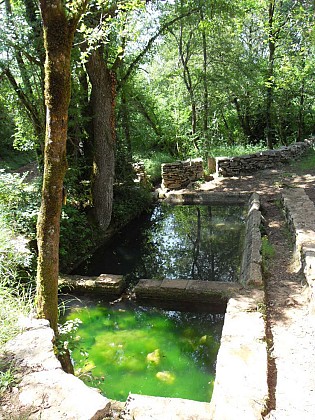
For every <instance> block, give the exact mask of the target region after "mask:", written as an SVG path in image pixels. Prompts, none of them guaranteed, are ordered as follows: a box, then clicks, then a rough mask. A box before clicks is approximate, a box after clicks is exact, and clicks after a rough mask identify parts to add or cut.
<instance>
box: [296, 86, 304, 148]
mask: <svg viewBox="0 0 315 420" xmlns="http://www.w3.org/2000/svg"><path fill="white" fill-rule="evenodd" d="M304 101H305V81H304V79H303V80H302V86H301V89H300V103H299V115H298V133H297V141H303V136H304V129H305V123H304Z"/></svg>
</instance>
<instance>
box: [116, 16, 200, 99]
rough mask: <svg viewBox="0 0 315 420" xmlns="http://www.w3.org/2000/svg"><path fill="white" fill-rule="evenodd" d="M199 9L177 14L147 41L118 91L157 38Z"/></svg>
mask: <svg viewBox="0 0 315 420" xmlns="http://www.w3.org/2000/svg"><path fill="white" fill-rule="evenodd" d="M196 11H197V9H192V10H190V11H189V12H187V13H184V14H183V15H180V16H176V17H175V18H174V19H172V20H170V21H169V22H166V23H165V24H164V25H162V26H161V28H160V29H159V30H158V31H157V33H156V34H155V35H153V36H152V38H150V39H149V41H148V42H147V45H146V46H145V47H144V49H143V50H142V51H141V52H140V54H138V56H137V57H136V58H135V59H134V60H133V62H132V63H131V64H130V66H129V68H128V70H127V71H126V73H125V75H124V76H123V77H122V78H121V80H120V82H119V85H118V86H117V91H118V90H119V89H120V88H121V86H122V85H123V83H125V82H126V80H127V79H128V78H129V77H130V75H131V73H132V72H133V71H134V69H135V68H136V67H137V66H138V64H139V63H140V61H141V60H142V58H143V57H144V56H145V55H146V54H147V52H148V51H149V50H150V48H151V47H152V45H153V43H154V42H155V41H156V39H157V38H158V37H159V36H160V35H162V34H163V32H165V31H166V30H168V29H169V28H170V27H172V26H173V25H174V24H175V23H176V22H178V21H180V20H181V19H184V18H185V17H187V16H190V15H191V14H192V13H194V12H196Z"/></svg>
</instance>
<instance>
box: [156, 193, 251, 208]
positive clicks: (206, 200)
mask: <svg viewBox="0 0 315 420" xmlns="http://www.w3.org/2000/svg"><path fill="white" fill-rule="evenodd" d="M164 197H165V202H166V203H170V204H206V205H207V204H208V205H214V204H219V205H227V204H247V202H248V199H249V197H250V194H248V193H235V194H227V193H225V192H216V191H213V192H212V191H207V192H200V191H171V192H169V193H167V192H166V193H165V194H164Z"/></svg>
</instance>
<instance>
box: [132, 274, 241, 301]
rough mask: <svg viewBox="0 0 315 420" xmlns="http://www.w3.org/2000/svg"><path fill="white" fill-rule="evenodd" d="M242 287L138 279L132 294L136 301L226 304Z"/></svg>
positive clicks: (231, 284)
mask: <svg viewBox="0 0 315 420" xmlns="http://www.w3.org/2000/svg"><path fill="white" fill-rule="evenodd" d="M242 287H243V286H242V285H240V284H239V283H232V282H231V283H228V282H226V283H224V282H214V281H213V282H212V281H211V282H210V281H209V282H208V281H198V280H181V279H176V280H168V279H164V280H154V279H140V280H139V282H138V283H137V285H136V286H135V288H134V289H133V292H134V293H135V296H136V299H137V301H155V302H156V301H161V302H162V301H164V302H165V301H169V302H172V301H173V302H187V303H190V302H195V303H209V304H211V303H213V304H217V303H218V301H219V303H221V304H226V302H227V300H228V298H230V297H231V296H234V295H235V294H236V293H239V291H240V289H242Z"/></svg>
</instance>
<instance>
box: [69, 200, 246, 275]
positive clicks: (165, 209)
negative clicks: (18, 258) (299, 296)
mask: <svg viewBox="0 0 315 420" xmlns="http://www.w3.org/2000/svg"><path fill="white" fill-rule="evenodd" d="M244 213H245V209H244V207H242V206H233V205H232V206H231V205H229V206H205V205H191V206H188V205H185V206H170V205H166V204H160V205H158V206H157V207H156V208H155V209H154V210H153V212H152V214H151V215H150V216H148V217H147V218H146V219H145V220H143V221H142V222H141V223H139V222H137V223H134V224H133V225H131V226H129V228H128V229H126V230H125V231H123V232H122V233H121V234H119V235H117V236H116V237H115V238H114V240H113V241H112V243H111V244H110V245H108V244H106V245H104V246H103V247H101V248H99V249H98V251H97V252H96V253H95V254H94V255H93V256H92V257H91V258H90V260H89V261H88V262H86V263H85V264H83V265H81V266H80V267H79V269H78V270H77V273H78V274H87V275H99V274H101V273H111V274H124V275H127V276H128V277H129V280H130V283H134V282H135V281H137V280H138V279H140V278H161V279H162V278H169V279H176V278H181V279H198V280H207V281H224V282H230V281H237V280H238V274H239V267H240V261H241V254H242V248H243V235H244V230H245V216H244Z"/></svg>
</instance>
